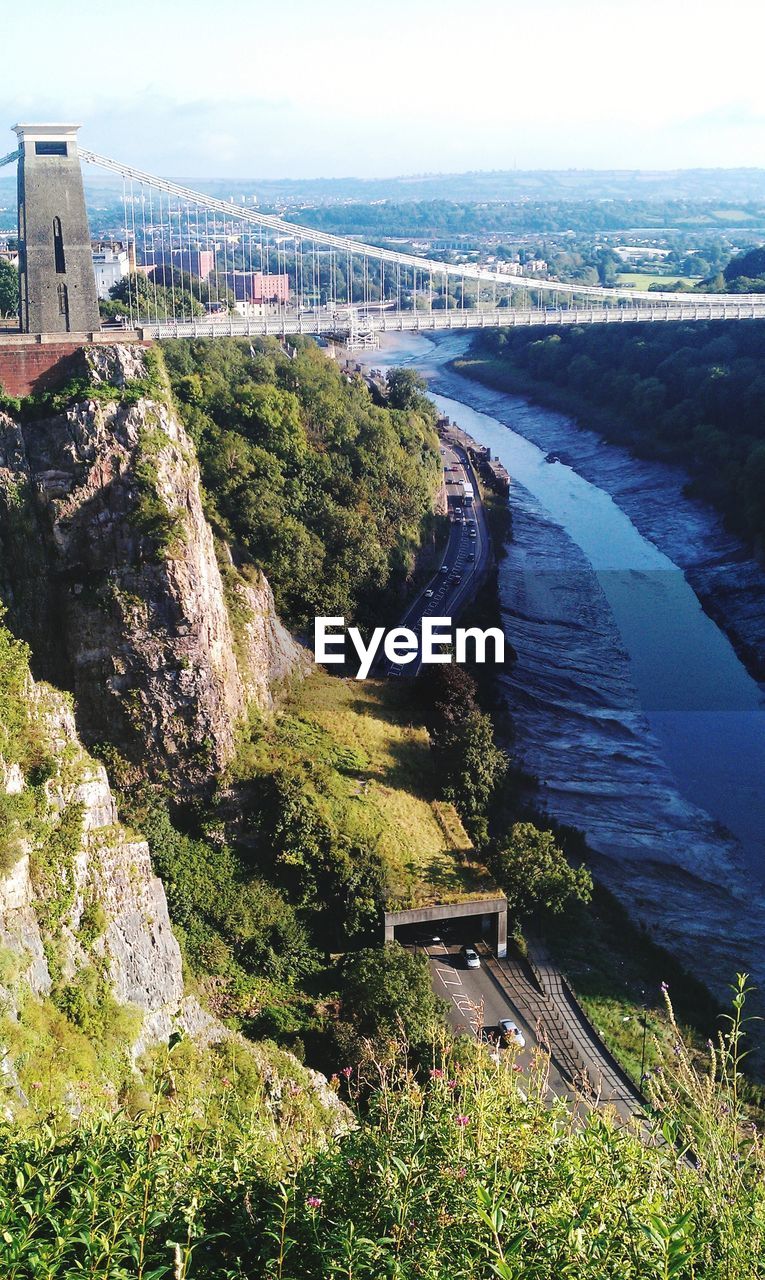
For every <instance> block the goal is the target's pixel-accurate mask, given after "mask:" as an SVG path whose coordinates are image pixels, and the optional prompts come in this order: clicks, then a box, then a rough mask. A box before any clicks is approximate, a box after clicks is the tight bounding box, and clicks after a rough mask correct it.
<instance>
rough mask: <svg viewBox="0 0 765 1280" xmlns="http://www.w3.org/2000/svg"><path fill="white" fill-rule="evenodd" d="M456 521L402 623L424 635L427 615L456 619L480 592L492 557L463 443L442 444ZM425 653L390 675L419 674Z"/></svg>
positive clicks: (391, 665) (451, 509)
mask: <svg viewBox="0 0 765 1280" xmlns="http://www.w3.org/2000/svg"><path fill="white" fill-rule="evenodd" d="M441 457H442V461H443V468H444V483H445V488H446V495H447V507H448V515H449V520H450V522H451V523H450V529H449V541H448V543H447V546H446V550H445V551H444V554H443V560H442V563H441V565H440V567H439V570H438V572H437V573H435V574H434V575H433V577H432V578H431V579H430V581H429V582H428V583H427V585H426V586H425V587H424V589H423V590H422V591H421V592H420V594H419V595H418V596H417V597H416V598H415V600H414V601H413V602H412V604H411V605H410V606H409V608H408V610H407V612H406V614H405V615H404V617H403V618H402V619H401V622H400V626H402V627H408V628H409V629H410V630H411V631H413V632H415V634H416V635H418V636H421V634H422V621H423V618H426V617H431V618H453V617H455V616H456V615H457V614H458V613H459V611H460V609H461V608H462V607H463V606H464V605H465V603H466V602H467V601H468V600H469V599H470V597H471V596H472V594H473V593H474V591H475V589H476V586H477V584H478V583H479V582H480V579H481V575H482V574H483V572H484V570H485V569H486V566H487V564H488V561H489V556H490V543H489V533H488V527H487V524H486V513H485V511H484V507H483V503H482V502H481V498H480V494H479V491H478V485H477V481H476V478H475V474H474V472H473V468H472V466H471V464H470V459H469V458H468V456H467V453H466V452H465V450H464V449H463V448H462V446H461V445H456V444H455V445H452V444H450V443H447V442H446V441H444V442H442V445H441ZM420 665H421V657H420V654H418V655H417V657H416V658H415V660H414V661H413V662H411V663H408V664H407V665H406V666H404V665H403V664H401V663H395V662H391V663H388V664H387V667H386V674H387V675H390V676H403V675H411V676H414V675H417V672H418V671H419V669H420Z"/></svg>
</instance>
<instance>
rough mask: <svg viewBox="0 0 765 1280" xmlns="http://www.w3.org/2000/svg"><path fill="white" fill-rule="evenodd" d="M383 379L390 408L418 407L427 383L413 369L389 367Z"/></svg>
mask: <svg viewBox="0 0 765 1280" xmlns="http://www.w3.org/2000/svg"><path fill="white" fill-rule="evenodd" d="M385 381H386V382H387V384H388V403H389V405H390V407H391V409H417V408H419V407H420V404H421V402H422V399H423V393H424V391H425V389H426V387H427V383H426V381H425V379H424V378H422V377H421V376H420V374H419V373H417V372H416V370H415V369H389V370H388V374H387V377H386V379H385Z"/></svg>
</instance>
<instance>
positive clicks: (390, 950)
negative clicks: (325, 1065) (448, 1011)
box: [340, 942, 441, 1045]
mask: <svg viewBox="0 0 765 1280" xmlns="http://www.w3.org/2000/svg"><path fill="white" fill-rule="evenodd" d="M340 991H341V997H342V1012H341V1020H342V1022H343V1023H344V1024H345V1028H346V1030H345V1034H346V1036H347V1035H348V1032H349V1030H351V1029H352V1036H353V1039H354V1040H355V1041H356V1042H357V1043H358V1042H359V1041H360V1040H361V1039H369V1040H372V1041H376V1042H377V1043H378V1044H382V1043H383V1042H385V1041H389V1040H394V1039H399V1038H400V1037H401V1036H402V1035H403V1036H404V1037H405V1038H406V1040H407V1041H408V1042H409V1044H410V1045H422V1044H425V1043H427V1042H428V1041H429V1040H430V1039H431V1037H432V1036H433V1033H434V1031H435V1029H436V1028H437V1026H438V1025H439V1021H440V1017H441V1004H440V1001H439V1000H438V999H437V997H436V995H435V994H434V992H433V987H432V986H431V982H430V973H429V970H428V963H427V960H426V959H425V957H424V956H420V955H412V953H411V952H410V951H406V950H405V949H404V947H402V946H401V944H400V943H398V942H389V943H386V945H385V946H384V947H382V948H372V947H369V948H367V949H365V950H363V951H355V952H350V953H349V954H348V955H346V957H345V959H344V960H343V962H342V964H341V966H340ZM341 1039H342V1037H341Z"/></svg>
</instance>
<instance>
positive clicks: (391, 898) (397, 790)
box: [259, 671, 496, 908]
mask: <svg viewBox="0 0 765 1280" xmlns="http://www.w3.org/2000/svg"><path fill="white" fill-rule="evenodd" d="M405 684H406V686H407V687H404V686H403V685H402V686H395V685H393V684H392V683H391V682H389V681H382V680H366V681H360V680H358V681H357V680H352V679H339V678H337V677H333V676H329V675H326V674H325V673H324V672H321V671H316V672H314V673H313V674H312V675H311V676H310V678H309V679H307V680H306V681H304V682H303V683H302V685H300V686H299V687H298V688H296V689H295V690H294V692H293V694H292V696H291V698H290V699H289V700H288V702H287V704H286V706H285V708H284V711H283V712H282V713H281V714H280V715H279V716H278V717H277V719H276V720H275V722H274V724H273V725H272V726H271V727H270V728H269V729H268V730H267V731H266V733H265V735H264V736H263V737H262V738H260V739H259V751H260V752H261V754H262V757H263V758H262V760H261V761H260V762H259V764H260V766H261V767H267V765H266V757H270V758H272V759H273V758H278V759H279V760H280V761H281V762H283V763H284V762H288V763H290V764H292V765H298V766H300V767H302V768H303V769H304V770H305V772H306V775H310V770H311V769H316V768H320V769H321V783H322V785H321V792H320V800H321V803H322V805H323V806H324V807H325V810H326V816H327V817H328V819H329V820H330V822H331V823H332V826H333V827H335V828H336V829H338V830H340V831H342V832H343V833H344V834H345V835H347V836H348V837H349V838H350V839H352V840H354V841H358V842H363V843H364V844H366V845H368V846H371V847H373V848H375V849H376V850H377V851H378V852H379V854H380V855H381V857H382V859H383V861H384V864H385V867H386V870H387V877H388V903H389V906H390V907H391V908H395V907H412V906H423V905H427V904H428V903H431V902H438V901H442V900H448V901H451V902H454V901H462V900H464V899H466V898H469V897H473V896H476V895H477V896H479V897H480V896H492V895H493V894H494V893H496V886H495V885H494V883H493V881H492V880H491V877H490V876H489V874H488V872H487V871H486V870H485V868H483V867H481V866H480V865H479V864H477V863H476V862H474V861H473V860H472V846H471V843H470V840H469V838H468V836H467V834H466V832H465V829H464V827H463V826H462V823H461V822H460V820H459V818H458V816H457V813H456V811H455V810H454V807H453V806H452V805H447V804H445V803H444V802H443V801H440V800H438V799H437V796H438V789H437V786H436V777H435V771H434V763H433V757H432V755H431V752H430V749H429V746H428V737H427V732H426V730H425V729H424V727H423V726H422V725H420V724H417V723H414V722H413V716H412V710H411V690H410V689H409V687H408V682H405Z"/></svg>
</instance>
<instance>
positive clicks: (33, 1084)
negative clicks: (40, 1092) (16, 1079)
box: [32, 1080, 42, 1089]
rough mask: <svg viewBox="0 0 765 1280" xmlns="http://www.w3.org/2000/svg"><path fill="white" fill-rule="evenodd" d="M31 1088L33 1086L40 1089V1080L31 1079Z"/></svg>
mask: <svg viewBox="0 0 765 1280" xmlns="http://www.w3.org/2000/svg"><path fill="white" fill-rule="evenodd" d="M32 1088H33V1089H42V1080H33V1081H32Z"/></svg>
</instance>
